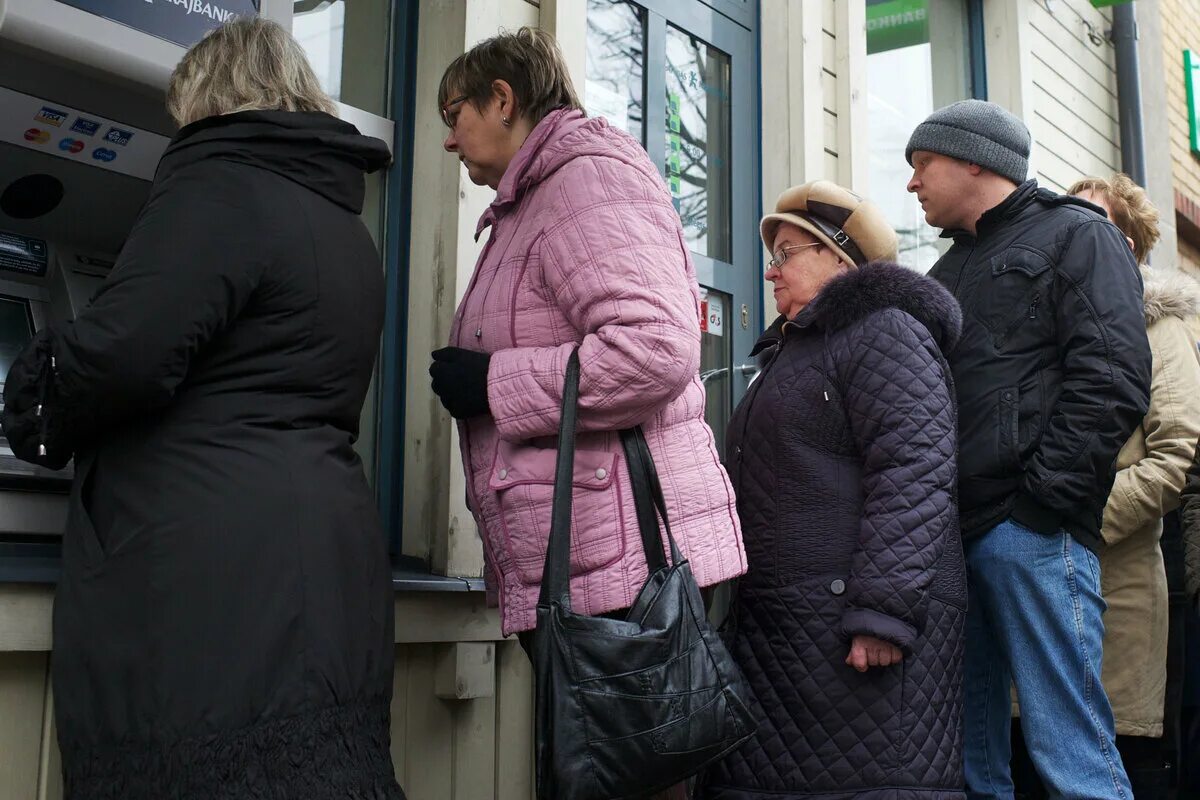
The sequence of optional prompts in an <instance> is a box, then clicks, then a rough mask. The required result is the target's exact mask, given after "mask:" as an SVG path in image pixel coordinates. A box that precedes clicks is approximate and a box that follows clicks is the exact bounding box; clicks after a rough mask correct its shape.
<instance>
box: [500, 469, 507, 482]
mask: <svg viewBox="0 0 1200 800" xmlns="http://www.w3.org/2000/svg"><path fill="white" fill-rule="evenodd" d="M507 477H508V470H506V469H502V470H500V480H504V479H505V478H507Z"/></svg>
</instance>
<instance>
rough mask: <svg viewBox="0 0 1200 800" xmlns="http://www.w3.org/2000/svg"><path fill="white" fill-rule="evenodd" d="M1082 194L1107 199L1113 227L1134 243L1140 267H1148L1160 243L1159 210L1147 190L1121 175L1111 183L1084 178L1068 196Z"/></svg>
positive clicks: (1135, 255)
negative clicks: (1142, 265)
mask: <svg viewBox="0 0 1200 800" xmlns="http://www.w3.org/2000/svg"><path fill="white" fill-rule="evenodd" d="M1082 192H1088V193H1090V194H1096V195H1099V196H1101V197H1103V198H1104V202H1105V203H1106V204H1107V205H1108V207H1109V209H1110V210H1111V212H1112V223H1113V224H1114V225H1116V226H1117V228H1119V229H1120V231H1121V233H1123V234H1125V235H1126V236H1128V237H1129V238H1130V239H1133V257H1134V259H1135V260H1136V261H1137V263H1138V264H1145V263H1146V259H1147V258H1148V257H1149V256H1150V251H1151V250H1153V249H1154V245H1155V244H1156V243H1157V242H1158V209H1157V208H1155V207H1154V204H1153V203H1151V202H1150V198H1149V197H1147V196H1146V190H1145V189H1143V188H1142V187H1140V186H1138V185H1137V184H1136V183H1134V182H1133V179H1132V178H1130V177H1129V176H1128V175H1126V174H1124V173H1121V172H1118V173H1117V174H1116V175H1113V176H1112V177H1111V178H1109V179H1108V180H1105V179H1104V178H1084V179H1083V180H1081V181H1077V182H1076V183H1075V185H1074V186H1072V187H1071V188H1070V190H1069V191H1068V192H1067V193H1068V194H1076V195H1077V194H1081V193H1082Z"/></svg>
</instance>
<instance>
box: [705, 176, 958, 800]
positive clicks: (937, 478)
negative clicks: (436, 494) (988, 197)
mask: <svg viewBox="0 0 1200 800" xmlns="http://www.w3.org/2000/svg"><path fill="white" fill-rule="evenodd" d="M762 234H763V240H764V242H766V243H767V246H768V247H770V248H771V251H772V253H773V254H774V258H773V260H772V261H771V266H770V269H769V270H768V272H767V279H768V280H769V281H771V282H772V283H774V285H775V292H774V296H775V301H776V306H777V308H778V309H779V311H780V313H781V314H782V316H780V318H779V319H778V320H777V321H776V323H775V324H774V325H772V326H771V328H770V329H769V330H768V331H767V332H766V333H765V334H764V335H763V337H762V338H761V339H760V341H759V343H758V346H757V347H756V349H755V353H756V354H757V355H758V356H759V358H760V360H762V361H763V362H764V363H765V365H764V366H763V370H762V374H761V375H760V376H759V377H758V379H757V380H756V381H755V382H754V383H753V384H752V385H751V387H750V390H749V391H748V392H747V394H746V397H745V399H743V400H742V402H741V404H740V405H739V406H738V409H737V411H736V412H735V413H734V415H733V419H732V420H731V422H730V424H729V435H728V441H727V450H726V452H727V453H728V457H729V459H730V464H729V472H730V477H731V479H732V480H733V484H734V489H735V491H736V492H737V498H738V512H739V515H740V517H741V521H742V533H743V536H744V537H745V543H746V553H747V557H748V559H749V571H748V572H747V574H746V575H745V576H744V577H743V578H742V579H741V581H740V584H739V586H738V594H737V599H736V601H735V604H734V607H733V609H732V618H731V622H730V623H729V626H730V635H731V638H732V640H733V654H734V657H735V658H736V659H737V660H738V662H739V663H740V665H741V667H742V669H743V670H744V671H745V673H746V677H747V680H748V682H749V684H750V687H751V691H752V694H753V696H754V700H755V709H756V712H757V715H758V722H759V726H758V730H757V732H756V733H755V735H754V736H753V737H752V738H751V739H750V740H749V741H748V742H747V743H746V744H745V745H744V746H743V747H741V748H740V749H739V750H737V751H735V752H734V753H732V754H731V755H730V756H728V757H727V758H726V759H725V760H724V761H723V762H722V763H720V764H719V765H718V766H717V767H716V768H715V769H713V770H711V771H710V772H709V774H708V776H707V778H706V782H705V792H704V795H703V796H704V797H706V798H709V799H710V800H752V799H753V800H763V798H767V797H770V798H772V800H796V799H797V798H805V797H814V798H816V797H820V798H823V800H832V798H851V797H855V798H873V799H875V798H929V799H931V800H932V799H933V798H939V799H941V798H961V797H963V796H964V793H963V775H962V763H961V760H962V729H961V717H962V708H963V702H962V648H963V623H964V617H965V614H964V612H965V608H966V584H965V574H964V566H963V554H962V546H961V544H960V541H959V537H958V522H957V513H956V508H955V502H954V486H955V479H956V466H955V446H956V445H955V436H956V432H955V407H954V399H953V397H954V393H953V387H952V386H951V383H950V381H951V379H950V370H949V368H948V366H947V364H946V360H945V359H944V357H943V355H942V352H943V350H948V349H949V348H951V347H953V345H954V343H955V341H956V339H957V337H958V335H959V330H960V328H961V321H962V320H961V314H960V313H959V310H958V307H957V305H956V304H955V302H954V299H953V298H952V297H951V296H950V295H949V294H948V293H947V292H946V291H945V290H944V289H943V288H942V287H941V286H939V285H938V284H937V283H936V282H934V281H932V280H930V279H928V278H926V277H924V276H922V275H919V274H917V273H915V272H912V271H909V270H906V269H904V268H902V267H899V266H897V265H895V264H891V263H884V262H881V261H879V260H878V259H882V258H895V252H896V237H895V234H894V233H893V232H892V230H891V228H890V227H889V226H888V225H887V223H886V222H885V221H884V220H883V218H882V215H881V214H880V212H879V211H878V210H877V209H876V208H875V207H874V206H872V205H871V204H870V203H867V202H865V201H863V200H861V199H860V198H858V197H857V196H855V195H853V194H851V193H850V192H847V191H846V190H844V189H842V188H840V187H838V186H836V185H834V184H832V183H829V182H826V181H817V182H815V183H811V184H806V185H804V186H799V187H795V188H793V189H790V190H788V191H787V192H785V193H784V194H783V195H782V196H781V197H780V199H779V202H778V204H777V206H776V213H774V214H771V215H768V216H767V217H766V218H765V219H764V220H763V224H762Z"/></svg>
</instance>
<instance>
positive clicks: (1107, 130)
mask: <svg viewBox="0 0 1200 800" xmlns="http://www.w3.org/2000/svg"><path fill="white" fill-rule="evenodd" d="M1033 62H1034V64H1035V66H1036V67H1037V69H1036V70H1035V72H1034V79H1033V85H1034V87H1035V89H1037V90H1040V91H1041V92H1042V93H1044V94H1046V95H1049V96H1050V97H1052V98H1054V100H1056V101H1057V102H1058V103H1060V104H1062V106H1064V107H1065V108H1066V110H1067V112H1068V113H1069V114H1070V115H1071V116H1073V117H1075V118H1077V119H1079V120H1080V121H1081V122H1083V123H1084V124H1085V125H1087V126H1088V127H1090V128H1092V129H1093V130H1096V131H1098V132H1100V133H1102V134H1104V136H1105V137H1106V138H1107V139H1108V140H1109V141H1111V142H1115V141H1117V139H1118V137H1119V135H1120V123H1119V121H1118V119H1117V105H1116V102H1115V101H1114V102H1112V103H1108V102H1104V101H1103V100H1101V102H1097V95H1096V93H1093V92H1090V91H1088V89H1089V88H1090V87H1087V86H1086V85H1085V86H1080V85H1078V83H1076V82H1073V81H1070V80H1067V79H1066V78H1064V77H1063V76H1062V75H1060V74H1058V72H1056V71H1055V70H1054V69H1053V68H1051V67H1050V66H1049V65H1048V64H1046V63H1045V62H1044V61H1042V58H1041V55H1040V54H1039V53H1037V52H1036V51H1035V52H1034V54H1033ZM1102 96H1103V97H1108V95H1107V94H1105V95H1102ZM1114 100H1115V98H1114ZM1036 102H1037V101H1036V100H1035V103H1036Z"/></svg>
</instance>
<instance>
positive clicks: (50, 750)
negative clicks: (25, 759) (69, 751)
mask: <svg viewBox="0 0 1200 800" xmlns="http://www.w3.org/2000/svg"><path fill="white" fill-rule="evenodd" d="M62 796H63V788H62V756H61V754H60V753H59V751H58V726H56V725H55V724H54V692H53V690H52V689H51V685H50V680H49V672H47V680H46V710H45V714H44V716H43V719H42V758H41V764H39V765H38V800H62Z"/></svg>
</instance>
